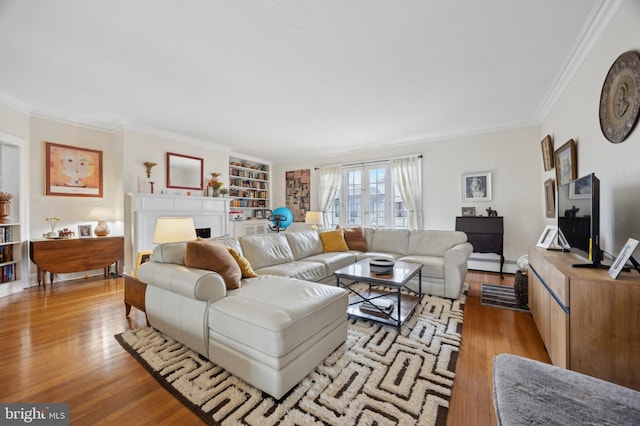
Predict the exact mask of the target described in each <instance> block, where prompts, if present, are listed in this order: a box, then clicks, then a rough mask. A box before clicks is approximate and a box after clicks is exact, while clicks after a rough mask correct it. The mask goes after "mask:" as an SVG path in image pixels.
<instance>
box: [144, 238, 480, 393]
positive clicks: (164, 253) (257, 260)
mask: <svg viewBox="0 0 640 426" xmlns="http://www.w3.org/2000/svg"><path fill="white" fill-rule="evenodd" d="M362 233H363V237H364V240H365V241H366V246H367V249H368V250H367V251H362V250H351V249H349V248H348V247H345V248H346V250H341V251H328V252H327V251H326V250H325V245H326V244H324V243H323V239H322V238H321V235H320V234H319V233H318V232H317V231H311V230H309V231H300V232H283V233H279V234H269V235H261V236H246V237H241V238H240V239H239V240H236V239H234V238H214V239H212V240H211V241H210V242H211V243H212V244H217V245H222V246H226V247H229V248H232V249H233V250H235V252H236V253H240V254H241V255H242V256H244V258H246V259H247V260H248V261H249V263H250V264H251V267H252V268H253V270H254V271H255V272H256V273H257V274H258V276H257V277H255V278H244V279H242V285H241V287H240V288H236V289H228V288H227V287H228V286H227V285H226V284H225V280H224V279H223V277H222V276H221V275H220V274H218V273H216V272H213V271H211V270H206V269H200V268H193V267H188V266H185V251H186V247H187V244H188V243H172V244H163V245H160V246H157V247H156V248H155V249H154V251H153V254H152V255H151V261H150V262H146V263H144V264H142V265H141V266H140V268H139V270H138V278H139V279H140V280H142V281H143V282H145V283H146V284H147V290H146V301H145V306H146V312H147V316H148V319H149V323H150V324H151V325H152V326H153V327H155V328H156V329H158V330H160V331H162V332H164V333H166V334H168V335H169V336H171V337H172V338H174V339H176V340H178V341H179V342H181V343H183V344H184V345H186V346H188V347H190V348H192V349H193V350H195V351H197V352H198V353H200V354H202V355H203V356H205V357H207V358H209V359H211V360H212V361H213V362H215V363H216V364H218V365H220V366H221V367H223V368H225V369H226V370H227V371H229V372H230V373H232V374H234V375H236V376H238V377H240V378H242V379H243V380H245V381H247V382H248V383H250V384H252V385H253V386H256V387H257V388H259V389H261V390H263V391H265V392H267V393H269V394H270V395H272V396H274V397H275V398H281V397H282V396H283V395H285V394H286V393H287V392H288V391H289V390H290V389H291V388H293V386H295V385H296V384H297V383H298V382H299V381H300V380H302V378H304V377H305V376H306V375H307V374H308V373H309V372H311V371H312V370H313V369H314V368H315V367H316V366H317V365H318V364H320V363H321V362H322V360H323V359H324V358H326V357H327V356H328V355H329V354H330V353H331V352H332V351H333V350H335V349H336V348H337V347H338V346H339V345H340V344H341V343H342V342H343V341H344V340H345V339H346V336H347V315H346V310H347V304H348V295H347V292H346V291H345V290H344V289H341V288H338V287H335V286H333V285H325V284H330V283H331V284H332V283H333V275H332V274H333V272H334V271H336V270H337V269H339V268H342V267H343V266H347V265H349V264H351V263H354V262H356V261H358V260H361V259H365V258H368V257H387V258H392V259H396V260H397V259H402V260H406V261H411V262H419V263H422V264H423V265H424V267H423V272H422V280H423V281H422V283H423V286H422V289H423V292H424V293H428V294H435V295H439V296H443V297H449V298H457V297H458V295H459V294H460V291H461V289H462V285H463V283H464V279H465V276H466V272H467V259H468V258H469V256H470V254H471V252H472V247H471V245H470V244H469V243H467V242H466V235H465V234H464V233H462V232H456V231H407V230H390V229H381V230H375V229H369V228H365V229H364V230H363V232H362ZM325 235H326V234H323V235H322V237H324V236H325ZM365 241H363V242H362V243H363V244H364V242H365ZM362 248H364V247H362ZM317 282H323V283H324V284H320V283H317Z"/></svg>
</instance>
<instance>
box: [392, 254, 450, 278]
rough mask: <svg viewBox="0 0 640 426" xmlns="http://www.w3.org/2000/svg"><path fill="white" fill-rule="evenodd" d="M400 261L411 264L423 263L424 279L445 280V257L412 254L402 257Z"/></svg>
mask: <svg viewBox="0 0 640 426" xmlns="http://www.w3.org/2000/svg"><path fill="white" fill-rule="evenodd" d="M400 260H402V261H405V262H410V263H421V264H422V276H423V277H425V276H426V277H431V278H444V257H441V256H419V255H414V254H410V255H408V256H403V257H401V258H400Z"/></svg>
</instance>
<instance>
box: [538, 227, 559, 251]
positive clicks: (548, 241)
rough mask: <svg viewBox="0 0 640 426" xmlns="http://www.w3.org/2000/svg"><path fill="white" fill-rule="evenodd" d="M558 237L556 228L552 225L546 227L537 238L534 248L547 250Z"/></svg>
mask: <svg viewBox="0 0 640 426" xmlns="http://www.w3.org/2000/svg"><path fill="white" fill-rule="evenodd" d="M557 236H558V227H557V226H554V225H547V226H546V227H545V228H544V231H542V234H540V238H538V243H537V244H536V246H538V247H542V248H544V249H548V248H549V247H551V246H552V245H554V243H555V239H556V237H557Z"/></svg>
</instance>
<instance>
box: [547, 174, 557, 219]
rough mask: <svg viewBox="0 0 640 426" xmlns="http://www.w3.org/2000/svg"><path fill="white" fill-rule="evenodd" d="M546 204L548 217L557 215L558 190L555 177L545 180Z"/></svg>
mask: <svg viewBox="0 0 640 426" xmlns="http://www.w3.org/2000/svg"><path fill="white" fill-rule="evenodd" d="M544 206H545V213H546V216H547V217H556V191H555V185H554V182H553V179H547V180H546V181H545V182H544Z"/></svg>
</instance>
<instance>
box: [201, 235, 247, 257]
mask: <svg viewBox="0 0 640 426" xmlns="http://www.w3.org/2000/svg"><path fill="white" fill-rule="evenodd" d="M206 241H211V242H214V243H217V244H220V245H223V246H225V247H229V248H232V249H234V250H235V251H236V252H238V253H240V254H241V255H243V256H244V254H243V253H242V246H241V245H240V241H238V239H237V238H233V237H216V238H211V239H208V240H206Z"/></svg>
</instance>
